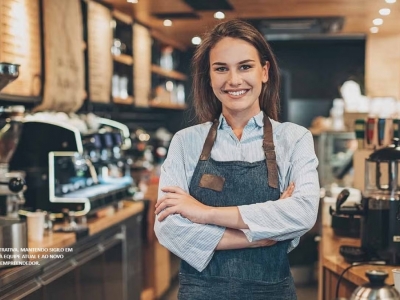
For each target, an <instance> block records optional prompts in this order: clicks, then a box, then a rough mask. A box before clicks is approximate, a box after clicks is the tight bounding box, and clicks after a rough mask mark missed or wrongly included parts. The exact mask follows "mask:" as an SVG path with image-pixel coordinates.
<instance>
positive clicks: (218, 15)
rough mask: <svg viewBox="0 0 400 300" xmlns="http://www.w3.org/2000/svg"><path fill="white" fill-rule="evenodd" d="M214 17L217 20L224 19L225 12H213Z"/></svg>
mask: <svg viewBox="0 0 400 300" xmlns="http://www.w3.org/2000/svg"><path fill="white" fill-rule="evenodd" d="M214 18H216V19H218V20H222V19H225V14H224V13H223V12H222V11H217V12H216V13H215V14H214Z"/></svg>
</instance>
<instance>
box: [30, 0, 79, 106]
mask: <svg viewBox="0 0 400 300" xmlns="http://www.w3.org/2000/svg"><path fill="white" fill-rule="evenodd" d="M43 21H44V48H45V51H44V59H45V74H46V77H45V84H44V95H43V102H42V104H41V105H39V106H38V107H36V108H35V110H36V111H38V110H55V111H64V112H73V111H76V110H78V109H79V108H80V107H81V106H82V104H83V100H84V98H85V90H84V89H85V78H84V75H85V69H84V54H83V47H82V41H83V24H82V23H83V20H82V10H81V3H80V0H63V1H59V0H43Z"/></svg>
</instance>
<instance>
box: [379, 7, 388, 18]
mask: <svg viewBox="0 0 400 300" xmlns="http://www.w3.org/2000/svg"><path fill="white" fill-rule="evenodd" d="M379 13H380V14H381V15H382V16H387V15H389V14H390V8H381V9H380V10H379Z"/></svg>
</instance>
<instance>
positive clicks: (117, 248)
mask: <svg viewBox="0 0 400 300" xmlns="http://www.w3.org/2000/svg"><path fill="white" fill-rule="evenodd" d="M107 248H108V249H107V250H105V251H104V254H103V257H104V269H105V273H104V281H105V282H104V299H105V300H115V299H126V298H127V296H126V288H127V287H126V280H125V278H126V275H125V270H124V267H125V262H124V259H123V253H124V252H125V251H124V249H123V242H122V240H119V241H118V242H117V243H114V244H109V246H108V247H107Z"/></svg>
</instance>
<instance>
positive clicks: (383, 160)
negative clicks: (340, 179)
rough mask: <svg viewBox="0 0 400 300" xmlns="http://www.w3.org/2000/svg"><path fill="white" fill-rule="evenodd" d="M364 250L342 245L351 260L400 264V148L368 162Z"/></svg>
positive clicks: (380, 152)
mask: <svg viewBox="0 0 400 300" xmlns="http://www.w3.org/2000/svg"><path fill="white" fill-rule="evenodd" d="M361 211H362V212H361V247H351V246H341V248H340V253H341V254H342V255H343V256H344V258H345V259H346V260H348V261H353V262H354V261H372V260H381V261H385V262H386V263H387V264H390V265H400V145H399V139H398V138H394V139H393V144H392V145H390V146H388V147H384V148H381V149H379V150H376V151H375V152H373V153H372V154H371V155H370V156H369V157H368V158H367V159H366V161H365V191H364V192H363V197H362V201H361Z"/></svg>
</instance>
